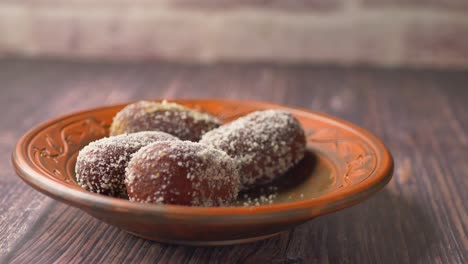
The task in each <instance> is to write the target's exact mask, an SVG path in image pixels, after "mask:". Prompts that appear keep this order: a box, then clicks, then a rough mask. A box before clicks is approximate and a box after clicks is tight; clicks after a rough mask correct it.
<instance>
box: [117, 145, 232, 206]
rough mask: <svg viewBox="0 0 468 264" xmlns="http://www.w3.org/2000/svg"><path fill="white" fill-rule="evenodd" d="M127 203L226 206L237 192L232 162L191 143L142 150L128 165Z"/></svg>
mask: <svg viewBox="0 0 468 264" xmlns="http://www.w3.org/2000/svg"><path fill="white" fill-rule="evenodd" d="M125 183H126V185H127V192H128V196H129V199H130V201H133V202H140V203H155V204H176V205H186V206H227V205H230V204H232V203H233V202H234V201H235V199H236V198H237V194H238V192H239V184H240V181H239V174H238V171H237V168H236V166H235V163H234V160H233V159H232V158H231V157H229V156H228V155H227V154H226V153H224V152H223V151H220V150H217V149H214V148H212V147H209V146H205V145H201V144H199V143H195V142H190V141H165V142H156V143H153V144H150V145H148V146H146V147H144V148H141V149H140V150H139V151H138V152H137V153H135V155H134V156H133V157H132V159H131V161H130V162H129V164H128V167H127V171H126V177H125Z"/></svg>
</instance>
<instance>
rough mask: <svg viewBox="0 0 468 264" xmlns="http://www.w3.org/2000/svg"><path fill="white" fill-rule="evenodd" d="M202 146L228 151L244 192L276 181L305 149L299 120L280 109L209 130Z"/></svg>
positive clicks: (266, 111)
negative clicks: (233, 161)
mask: <svg viewBox="0 0 468 264" xmlns="http://www.w3.org/2000/svg"><path fill="white" fill-rule="evenodd" d="M200 143H201V144H205V145H209V146H212V147H214V148H217V149H220V150H223V151H225V152H226V153H227V154H228V155H229V156H231V157H232V158H233V159H234V160H235V161H236V162H237V166H238V168H239V175H240V180H241V189H243V190H244V189H249V188H251V187H253V186H256V185H261V184H266V183H269V182H271V181H273V180H274V179H275V178H277V177H278V176H280V175H281V174H283V173H284V172H286V171H287V170H288V169H290V168H291V167H292V166H294V165H295V164H297V163H298V162H299V161H300V160H301V159H302V158H303V157H304V153H305V149H306V139H305V133H304V130H303V129H302V127H301V125H300V123H299V121H298V120H297V119H296V118H295V117H294V116H293V115H291V114H290V113H288V112H285V111H281V110H265V111H257V112H253V113H251V114H248V115H246V116H244V117H241V118H239V119H237V120H235V121H233V122H231V123H228V124H225V125H223V126H221V127H219V128H216V129H214V130H211V131H209V132H208V133H206V134H205V135H203V137H202V139H201V140H200Z"/></svg>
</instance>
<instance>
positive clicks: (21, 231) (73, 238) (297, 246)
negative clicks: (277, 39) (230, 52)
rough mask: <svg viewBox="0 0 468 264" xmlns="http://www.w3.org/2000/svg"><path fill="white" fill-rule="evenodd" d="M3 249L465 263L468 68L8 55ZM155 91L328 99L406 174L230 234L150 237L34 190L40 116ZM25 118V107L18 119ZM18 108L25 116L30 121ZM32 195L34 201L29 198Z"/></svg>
mask: <svg viewBox="0 0 468 264" xmlns="http://www.w3.org/2000/svg"><path fill="white" fill-rule="evenodd" d="M0 82H1V84H2V88H1V93H2V96H0V111H1V112H2V113H9V114H8V115H5V117H2V122H3V123H2V126H1V130H0V155H1V158H2V159H0V166H1V168H2V170H0V176H1V177H0V182H1V185H0V186H1V187H0V209H1V210H2V211H1V212H2V214H1V215H0V233H2V236H1V237H0V249H1V250H0V262H2V263H3V262H13V263H31V262H36V263H52V262H57V263H64V262H65V263H101V262H158V263H159V262H160V263H166V262H169V263H207V262H210V263H464V262H466V261H467V253H466V252H468V242H467V239H466V237H467V236H466V229H467V226H466V225H467V204H466V203H464V201H467V200H468V196H467V192H466V189H467V187H468V183H467V177H466V175H467V174H468V166H467V165H466V156H467V155H468V147H467V144H466V138H467V127H468V122H467V121H468V111H467V110H468V107H467V103H468V92H467V91H468V89H464V88H465V87H466V86H467V85H468V76H467V75H466V74H465V73H462V72H433V71H421V70H374V69H368V68H337V67H332V66H288V67H286V66H275V65H264V64H259V65H208V66H203V67H199V66H195V65H172V64H120V65H114V64H106V63H100V64H94V63H67V62H58V61H23V60H5V61H1V62H0ZM157 97H167V98H175V97H182V98H188V97H228V98H241V99H251V100H263V101H272V102H278V103H285V104H289V105H293V106H298V107H304V108H309V109H312V110H316V111H322V112H327V113H330V114H333V115H336V116H338V117H341V118H344V119H346V120H349V121H352V122H355V123H357V124H358V125H360V126H362V127H364V128H366V129H369V130H370V131H372V132H373V133H374V134H376V135H377V136H378V137H379V138H381V139H382V140H383V141H384V142H385V143H386V144H387V145H388V147H389V148H390V150H391V151H392V153H393V155H394V158H395V162H396V167H395V177H394V180H393V181H392V182H391V183H390V184H389V186H388V187H387V188H386V189H385V190H384V191H382V192H380V193H379V194H377V195H376V196H375V197H373V198H372V199H369V200H367V201H365V202H363V203H361V204H359V205H357V206H354V207H352V208H349V209H346V210H343V211H340V212H337V213H334V214H330V215H326V216H322V217H319V218H317V219H314V220H312V221H309V222H307V223H305V224H303V225H300V226H298V227H296V228H295V229H293V230H290V231H288V232H284V233H283V234H281V235H279V236H277V237H274V238H272V239H269V240H265V241H260V242H256V243H252V244H247V245H238V246H227V247H213V248H206V247H185V246H174V245H164V244H160V243H157V242H151V241H146V240H143V239H139V238H136V237H134V236H132V235H129V234H127V233H125V232H124V231H121V230H119V229H117V228H115V227H113V226H109V225H107V224H104V223H102V222H100V221H98V220H96V219H94V218H92V217H91V216H88V215H87V214H85V213H83V212H81V211H79V210H78V209H75V208H72V207H69V206H66V205H64V204H61V203H58V202H55V201H53V200H51V199H49V198H46V197H45V196H43V195H41V194H39V193H37V192H36V191H34V190H32V189H31V188H29V187H28V186H26V185H25V184H23V183H21V182H20V180H19V179H18V178H17V177H16V176H15V175H14V172H13V171H12V169H11V167H10V166H9V164H8V162H6V161H8V160H9V154H10V153H9V152H10V150H11V143H12V141H14V139H16V138H17V137H19V136H20V135H21V134H22V133H24V132H25V131H26V129H28V128H29V127H31V126H33V125H34V124H36V123H37V122H40V121H42V120H46V119H47V118H50V117H53V116H57V115H60V114H63V113H64V112H71V111H76V110H80V109H84V108H88V107H94V106H99V105H102V104H110V103H116V102H123V101H127V100H134V99H143V98H157ZM18 117H20V118H18ZM18 119H20V121H18ZM31 201H32V202H31Z"/></svg>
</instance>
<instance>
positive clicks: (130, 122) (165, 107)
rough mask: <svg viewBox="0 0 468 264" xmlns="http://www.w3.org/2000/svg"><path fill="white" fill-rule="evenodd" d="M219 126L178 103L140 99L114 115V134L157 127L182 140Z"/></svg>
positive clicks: (215, 121)
mask: <svg viewBox="0 0 468 264" xmlns="http://www.w3.org/2000/svg"><path fill="white" fill-rule="evenodd" d="M219 125H220V122H219V120H218V119H217V118H215V117H213V116H212V115H209V114H206V113H201V112H198V111H195V110H192V109H189V108H187V107H184V106H182V105H179V104H176V103H168V102H166V101H163V102H160V103H156V102H149V101H140V102H137V103H134V104H130V105H128V106H126V107H125V108H124V109H122V110H121V111H120V112H118V113H117V115H116V116H115V117H114V120H113V122H112V125H111V129H110V133H111V135H119V134H122V133H133V132H138V131H147V130H157V131H162V132H166V133H169V134H171V135H174V136H176V137H178V138H180V139H181V140H190V141H198V140H200V138H201V136H202V135H203V134H204V133H206V132H208V131H210V130H211V129H214V128H216V127H218V126H219Z"/></svg>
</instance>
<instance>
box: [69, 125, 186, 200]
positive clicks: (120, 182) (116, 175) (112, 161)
mask: <svg viewBox="0 0 468 264" xmlns="http://www.w3.org/2000/svg"><path fill="white" fill-rule="evenodd" d="M167 140H172V141H175V140H179V139H178V138H176V137H174V136H172V135H169V134H167V133H164V132H159V131H146V132H139V133H133V134H123V135H118V136H114V137H107V138H103V139H99V140H96V141H94V142H91V143H90V144H89V145H87V146H86V147H84V148H83V149H82V150H81V151H80V152H79V154H78V158H77V161H76V166H75V173H76V180H77V182H78V185H80V186H81V187H83V188H84V189H86V190H88V191H91V192H94V193H99V194H104V195H108V196H114V197H125V196H126V195H127V190H126V187H125V182H124V179H125V168H126V167H127V164H128V162H129V161H130V158H131V156H132V154H134V153H135V152H136V151H138V150H139V149H140V148H141V147H144V146H146V145H148V144H150V143H153V142H157V141H167Z"/></svg>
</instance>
